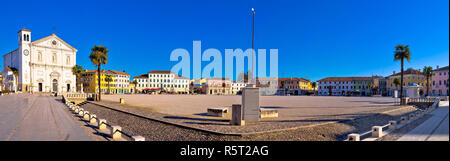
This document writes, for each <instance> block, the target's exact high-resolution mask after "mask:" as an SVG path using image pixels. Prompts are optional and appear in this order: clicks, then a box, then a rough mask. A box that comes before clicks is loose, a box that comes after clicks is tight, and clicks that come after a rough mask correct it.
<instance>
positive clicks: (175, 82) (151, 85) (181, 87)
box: [133, 70, 189, 93]
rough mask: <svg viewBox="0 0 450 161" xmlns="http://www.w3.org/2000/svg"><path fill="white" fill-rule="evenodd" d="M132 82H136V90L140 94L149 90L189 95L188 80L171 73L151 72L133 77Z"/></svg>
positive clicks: (163, 71) (164, 71) (162, 71)
mask: <svg viewBox="0 0 450 161" xmlns="http://www.w3.org/2000/svg"><path fill="white" fill-rule="evenodd" d="M133 80H136V81H137V82H138V84H137V85H136V90H138V91H140V92H143V91H144V90H146V89H149V90H164V91H166V92H174V93H189V78H186V77H183V76H180V75H178V74H175V73H173V72H171V71H166V70H153V71H150V72H148V73H147V74H143V75H140V76H137V77H134V78H133Z"/></svg>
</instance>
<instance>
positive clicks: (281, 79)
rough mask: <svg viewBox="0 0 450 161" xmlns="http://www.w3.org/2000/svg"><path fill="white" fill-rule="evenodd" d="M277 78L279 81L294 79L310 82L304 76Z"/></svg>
mask: <svg viewBox="0 0 450 161" xmlns="http://www.w3.org/2000/svg"><path fill="white" fill-rule="evenodd" d="M278 80H279V81H287V80H294V81H302V82H310V81H309V80H308V79H305V78H278Z"/></svg>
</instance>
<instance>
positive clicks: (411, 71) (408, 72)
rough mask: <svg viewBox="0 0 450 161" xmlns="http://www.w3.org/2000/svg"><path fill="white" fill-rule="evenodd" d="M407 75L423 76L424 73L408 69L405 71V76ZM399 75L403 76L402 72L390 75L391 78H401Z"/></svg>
mask: <svg viewBox="0 0 450 161" xmlns="http://www.w3.org/2000/svg"><path fill="white" fill-rule="evenodd" d="M407 74H420V75H422V74H423V73H422V72H420V71H419V70H415V69H411V68H410V69H407V70H405V71H403V75H407ZM399 75H401V72H398V73H395V74H392V75H390V76H399ZM390 76H389V77H390Z"/></svg>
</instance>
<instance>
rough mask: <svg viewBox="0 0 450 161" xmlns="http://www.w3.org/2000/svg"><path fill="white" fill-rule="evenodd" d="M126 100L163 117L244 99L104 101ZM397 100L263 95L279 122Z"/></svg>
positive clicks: (176, 97)
mask: <svg viewBox="0 0 450 161" xmlns="http://www.w3.org/2000/svg"><path fill="white" fill-rule="evenodd" d="M119 98H125V102H126V104H128V105H131V106H137V107H142V108H146V109H150V110H152V111H155V112H160V113H163V114H169V115H177V116H190V117H199V116H204V115H205V114H206V112H207V108H209V107H230V108H231V105H232V104H241V96H216V95H144V94H135V95H105V96H103V97H102V99H103V100H106V101H111V102H118V101H119ZM394 101H395V100H394V99H393V98H388V97H328V96H261V97H260V105H261V107H262V108H268V109H276V110H278V112H279V117H278V118H276V120H298V119H311V118H317V117H322V116H341V117H344V118H350V117H352V116H353V115H352V114H361V113H364V112H367V111H373V110H382V109H386V108H392V106H393V105H394Z"/></svg>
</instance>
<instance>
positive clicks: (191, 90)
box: [189, 82, 194, 94]
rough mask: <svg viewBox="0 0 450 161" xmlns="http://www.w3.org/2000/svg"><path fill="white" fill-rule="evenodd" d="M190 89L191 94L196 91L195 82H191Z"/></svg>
mask: <svg viewBox="0 0 450 161" xmlns="http://www.w3.org/2000/svg"><path fill="white" fill-rule="evenodd" d="M189 90H190V92H191V94H192V93H194V82H191V83H190V84H189Z"/></svg>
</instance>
